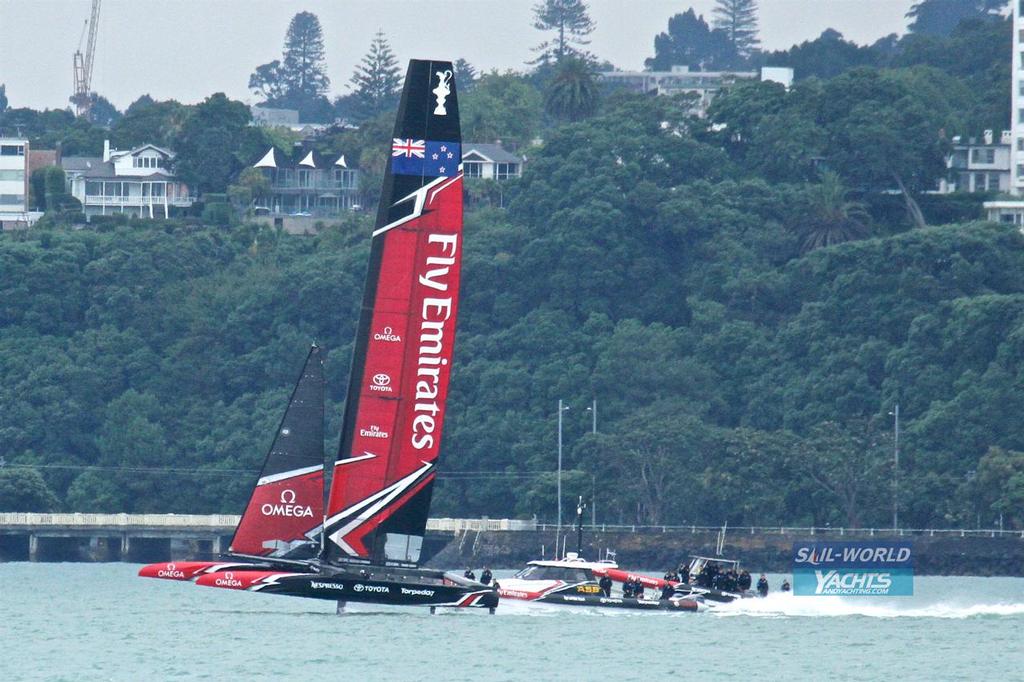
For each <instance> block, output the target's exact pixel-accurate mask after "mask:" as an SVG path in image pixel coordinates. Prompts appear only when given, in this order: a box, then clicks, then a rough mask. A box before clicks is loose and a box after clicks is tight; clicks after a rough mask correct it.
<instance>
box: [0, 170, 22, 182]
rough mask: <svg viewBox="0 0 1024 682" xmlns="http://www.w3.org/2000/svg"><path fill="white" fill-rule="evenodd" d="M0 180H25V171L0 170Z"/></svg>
mask: <svg viewBox="0 0 1024 682" xmlns="http://www.w3.org/2000/svg"><path fill="white" fill-rule="evenodd" d="M0 180H6V181H7V182H25V171H23V170H20V169H19V170H0Z"/></svg>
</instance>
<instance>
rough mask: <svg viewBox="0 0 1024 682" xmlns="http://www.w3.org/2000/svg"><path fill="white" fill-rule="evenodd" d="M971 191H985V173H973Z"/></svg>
mask: <svg viewBox="0 0 1024 682" xmlns="http://www.w3.org/2000/svg"><path fill="white" fill-rule="evenodd" d="M972 191H974V192H984V191H985V174H984V173H975V174H974V189H973V190H972Z"/></svg>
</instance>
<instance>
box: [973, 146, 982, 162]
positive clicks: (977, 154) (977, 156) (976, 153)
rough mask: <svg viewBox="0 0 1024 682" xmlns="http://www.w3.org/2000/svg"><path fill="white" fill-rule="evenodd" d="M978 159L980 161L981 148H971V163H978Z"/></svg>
mask: <svg viewBox="0 0 1024 682" xmlns="http://www.w3.org/2000/svg"><path fill="white" fill-rule="evenodd" d="M980 161H981V150H980V149H972V150H971V163H979V162H980Z"/></svg>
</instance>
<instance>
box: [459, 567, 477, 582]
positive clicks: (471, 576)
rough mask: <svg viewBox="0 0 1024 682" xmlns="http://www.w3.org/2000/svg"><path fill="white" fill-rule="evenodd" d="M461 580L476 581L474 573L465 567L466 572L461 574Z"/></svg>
mask: <svg viewBox="0 0 1024 682" xmlns="http://www.w3.org/2000/svg"><path fill="white" fill-rule="evenodd" d="M462 577H463V578H469V579H470V580H476V573H474V572H473V569H472V568H469V567H467V568H466V572H465V573H463V574H462Z"/></svg>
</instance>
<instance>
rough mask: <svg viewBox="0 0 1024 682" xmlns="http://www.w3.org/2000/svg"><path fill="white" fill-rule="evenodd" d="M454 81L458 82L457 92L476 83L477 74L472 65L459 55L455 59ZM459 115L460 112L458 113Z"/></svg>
mask: <svg viewBox="0 0 1024 682" xmlns="http://www.w3.org/2000/svg"><path fill="white" fill-rule="evenodd" d="M453 66H454V67H455V82H456V83H457V84H458V88H459V92H460V93H466V92H469V91H470V90H472V89H473V87H474V86H475V85H476V81H477V78H479V74H478V73H477V71H476V69H475V68H473V65H472V64H470V63H469V62H467V61H466V60H465V59H462V58H461V57H460V58H459V59H456V60H455V63H454V64H453ZM460 115H461V114H460Z"/></svg>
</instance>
